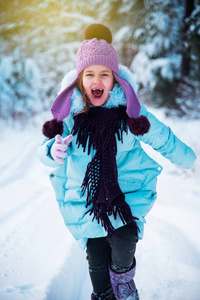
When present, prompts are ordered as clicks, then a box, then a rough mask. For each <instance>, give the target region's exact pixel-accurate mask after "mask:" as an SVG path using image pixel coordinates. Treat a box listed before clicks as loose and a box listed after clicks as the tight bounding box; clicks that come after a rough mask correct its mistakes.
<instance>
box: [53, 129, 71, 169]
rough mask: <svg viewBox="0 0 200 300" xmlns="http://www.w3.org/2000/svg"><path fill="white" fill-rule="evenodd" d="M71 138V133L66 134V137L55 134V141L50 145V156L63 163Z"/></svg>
mask: <svg viewBox="0 0 200 300" xmlns="http://www.w3.org/2000/svg"><path fill="white" fill-rule="evenodd" d="M72 140H73V135H71V134H70V135H68V136H67V137H66V138H64V139H62V137H61V136H60V135H59V134H57V135H56V137H55V142H54V143H53V145H52V147H51V151H50V152H51V156H52V158H53V159H54V160H55V161H56V162H58V163H60V164H63V163H64V158H66V157H67V153H66V151H67V148H68V144H69V143H70V142H71V141H72Z"/></svg>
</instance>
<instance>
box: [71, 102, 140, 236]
mask: <svg viewBox="0 0 200 300" xmlns="http://www.w3.org/2000/svg"><path fill="white" fill-rule="evenodd" d="M127 123H128V116H127V114H126V107H124V106H119V107H116V108H115V107H114V108H111V109H108V108H103V107H95V108H94V107H91V108H90V110H89V112H87V113H80V114H77V115H76V116H75V117H74V127H73V129H72V134H73V135H76V134H77V141H76V143H77V144H78V147H79V146H80V145H82V147H83V151H84V152H85V150H86V145H87V146H88V154H90V151H91V148H93V149H94V150H96V152H95V155H94V157H93V158H92V160H91V162H90V163H89V164H88V166H87V170H86V173H85V177H84V179H83V183H82V194H84V193H85V191H86V190H87V205H86V207H89V206H90V205H91V204H92V207H91V206H90V209H89V210H88V211H87V212H86V213H89V214H90V215H92V214H93V220H94V219H96V220H97V221H98V223H101V225H102V226H103V227H104V228H105V230H106V231H107V232H108V235H109V236H110V235H115V233H114V230H115V229H114V227H113V226H112V224H111V222H110V220H109V217H108V216H110V215H112V214H113V216H114V218H115V219H116V218H117V214H119V216H120V218H121V220H122V221H123V223H124V224H130V225H132V226H133V227H134V228H137V225H136V222H135V219H136V218H135V217H133V216H132V213H131V209H130V207H129V205H128V204H127V203H126V201H125V196H124V194H123V193H122V191H121V189H120V187H119V183H118V171H117V163H116V153H117V142H116V136H115V134H117V138H118V140H120V141H121V142H122V143H123V131H125V132H127V129H128V125H127Z"/></svg>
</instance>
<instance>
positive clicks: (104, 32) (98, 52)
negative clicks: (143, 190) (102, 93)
mask: <svg viewBox="0 0 200 300" xmlns="http://www.w3.org/2000/svg"><path fill="white" fill-rule="evenodd" d="M84 38H85V40H84V41H83V42H82V44H81V45H80V47H79V49H78V51H77V54H76V73H77V77H76V78H75V80H74V81H73V82H72V83H71V84H70V85H69V86H67V87H66V88H65V89H64V90H63V91H62V92H61V93H60V94H59V95H58V96H57V98H56V99H55V101H54V103H53V105H52V107H51V112H52V115H53V117H54V121H55V120H57V121H58V122H59V121H61V120H63V119H64V118H66V117H67V116H68V115H69V112H70V107H71V96H72V93H73V89H74V87H75V86H76V85H77V79H78V76H79V75H80V73H81V72H82V71H83V70H84V69H85V68H87V67H89V66H91V65H103V66H105V67H107V68H109V69H111V70H112V71H113V75H114V77H115V79H116V81H117V82H118V83H119V84H120V85H121V87H122V88H123V90H124V92H125V95H126V100H127V109H126V113H127V115H128V117H129V128H130V130H131V132H132V133H133V134H135V135H143V134H144V133H146V132H148V130H149V127H150V123H149V121H148V119H147V118H146V117H145V116H139V114H140V110H141V106H140V103H139V101H138V98H137V96H136V94H135V91H134V89H133V87H132V86H131V84H130V83H129V82H128V81H127V80H125V79H124V78H121V77H119V65H118V55H117V53H116V51H115V49H114V47H113V46H112V45H111V42H112V34H111V32H110V30H109V29H108V27H106V26H104V25H101V24H92V25H90V26H89V27H87V28H86V30H85V33H84ZM141 117H142V118H141ZM48 122H51V121H48ZM54 123H55V122H54ZM49 125H50V124H49ZM47 127H48V124H46V128H47ZM45 132H46V131H45V130H43V133H44V135H46V136H47V134H45ZM57 133H58V134H60V132H57ZM47 137H49V136H47Z"/></svg>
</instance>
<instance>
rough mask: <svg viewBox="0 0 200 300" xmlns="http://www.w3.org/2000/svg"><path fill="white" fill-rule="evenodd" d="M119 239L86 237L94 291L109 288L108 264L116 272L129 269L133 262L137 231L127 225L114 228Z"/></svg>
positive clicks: (102, 291) (97, 291) (102, 290)
mask: <svg viewBox="0 0 200 300" xmlns="http://www.w3.org/2000/svg"><path fill="white" fill-rule="evenodd" d="M116 232H118V233H119V235H120V239H118V240H116V239H115V238H114V237H110V238H108V237H103V238H94V239H88V243H87V250H86V252H87V260H88V264H89V273H90V278H91V281H92V285H93V290H94V292H95V293H98V294H101V293H104V292H105V291H107V290H109V289H110V288H111V283H110V276H109V269H108V265H109V264H110V265H111V267H112V269H113V270H114V271H116V272H119V273H122V272H125V271H127V270H130V269H131V268H132V267H133V265H134V264H135V249H136V243H137V241H138V237H137V232H135V231H134V230H133V229H132V228H131V227H129V226H128V225H126V226H123V227H120V228H119V229H117V230H116Z"/></svg>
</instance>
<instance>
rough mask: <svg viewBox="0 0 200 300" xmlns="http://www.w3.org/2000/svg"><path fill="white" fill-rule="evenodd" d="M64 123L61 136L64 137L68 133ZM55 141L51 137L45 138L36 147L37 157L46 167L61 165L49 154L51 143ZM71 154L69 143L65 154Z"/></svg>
mask: <svg viewBox="0 0 200 300" xmlns="http://www.w3.org/2000/svg"><path fill="white" fill-rule="evenodd" d="M63 124H64V132H63V135H62V137H63V138H64V137H66V136H67V135H69V134H70V132H69V130H68V128H67V126H66V124H65V123H63ZM54 141H55V138H53V139H47V138H46V139H45V140H44V141H43V143H42V144H41V146H39V148H38V151H37V157H38V159H39V160H40V161H41V162H42V163H43V164H44V165H46V166H48V167H52V168H57V167H59V166H61V164H60V163H58V162H56V161H55V160H54V159H53V158H52V156H51V154H50V150H51V147H52V145H53V143H54ZM70 154H71V147H70V144H69V145H68V149H67V155H68V156H69V155H70Z"/></svg>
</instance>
